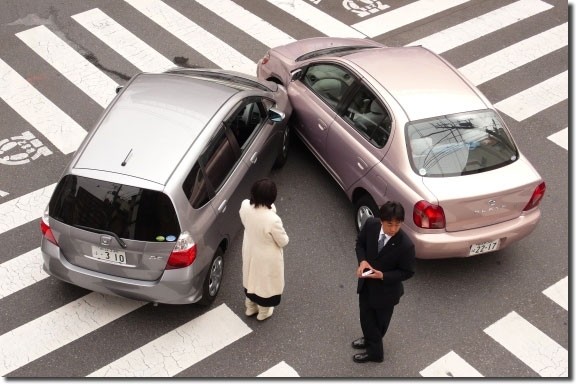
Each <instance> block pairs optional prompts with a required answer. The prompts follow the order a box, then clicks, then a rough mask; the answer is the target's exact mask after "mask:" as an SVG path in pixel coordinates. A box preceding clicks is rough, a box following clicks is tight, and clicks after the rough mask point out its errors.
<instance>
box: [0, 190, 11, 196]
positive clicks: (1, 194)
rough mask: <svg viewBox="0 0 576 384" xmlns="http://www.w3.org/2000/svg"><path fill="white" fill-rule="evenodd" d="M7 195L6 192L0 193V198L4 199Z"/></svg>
mask: <svg viewBox="0 0 576 384" xmlns="http://www.w3.org/2000/svg"><path fill="white" fill-rule="evenodd" d="M8 195H9V193H8V192H4V191H0V197H6V196H8Z"/></svg>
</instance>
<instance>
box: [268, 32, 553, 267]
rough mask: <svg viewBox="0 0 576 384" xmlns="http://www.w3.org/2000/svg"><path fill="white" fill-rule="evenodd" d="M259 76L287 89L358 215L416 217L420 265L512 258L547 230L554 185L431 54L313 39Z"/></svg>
mask: <svg viewBox="0 0 576 384" xmlns="http://www.w3.org/2000/svg"><path fill="white" fill-rule="evenodd" d="M258 77H259V78H260V79H262V80H270V81H276V82H278V83H279V84H283V85H284V86H286V88H287V89H288V96H289V98H290V101H291V103H292V107H293V108H294V113H293V116H292V117H293V121H294V125H293V130H294V132H295V133H296V134H297V135H298V136H299V137H300V138H301V139H302V142H303V143H304V144H305V145H306V146H307V147H308V148H309V149H310V150H311V151H312V153H313V154H314V155H315V156H316V157H317V158H318V160H319V161H320V162H321V163H322V165H324V167H325V168H326V169H327V170H328V172H329V173H330V174H331V175H332V176H333V177H334V179H335V180H336V181H337V183H338V184H339V185H340V187H341V188H342V189H343V190H344V191H345V192H346V194H347V196H348V198H349V199H350V200H351V201H352V202H353V203H354V205H355V206H356V214H355V223H356V227H357V228H360V227H361V226H362V224H363V223H364V221H365V220H366V218H367V217H369V216H372V215H374V213H377V208H378V206H380V205H381V204H383V203H384V202H386V201H387V200H396V201H400V202H401V203H402V204H403V205H404V208H405V209H406V213H407V218H406V222H405V225H404V227H403V228H404V229H405V231H406V233H407V234H408V235H409V236H410V238H411V239H412V241H413V242H414V244H415V246H416V255H417V257H419V258H449V257H468V256H474V255H479V254H483V253H486V252H492V251H496V250H499V249H503V248H504V247H506V246H509V245H510V244H513V243H514V242H516V241H518V240H520V239H522V238H524V237H525V236H527V235H528V234H530V233H531V232H532V231H533V230H534V228H535V227H536V225H537V223H538V222H539V220H540V208H539V203H540V201H541V199H542V197H543V196H544V193H545V190H546V185H545V183H544V181H543V180H542V178H541V177H540V175H539V174H538V172H537V171H536V170H535V169H534V167H533V166H532V165H531V164H530V162H529V161H528V159H527V158H526V157H525V156H524V155H523V154H522V153H521V152H520V150H519V149H518V148H517V146H516V144H515V143H514V140H513V138H512V135H511V134H510V132H509V130H508V128H507V127H506V124H505V123H504V120H503V119H502V118H501V117H500V116H499V114H498V112H497V111H496V110H495V109H494V107H493V105H492V104H491V103H490V101H488V99H486V97H485V96H484V95H483V94H482V93H481V92H480V91H479V90H478V89H477V88H476V87H475V86H474V85H473V84H472V83H470V82H469V81H468V80H467V79H465V78H464V77H463V76H462V74H460V73H459V72H458V71H457V70H456V69H455V68H454V67H452V66H451V65H450V64H449V63H448V62H446V61H445V60H444V59H443V58H442V57H440V56H438V55H436V54H434V53H433V52H431V51H429V50H427V49H425V48H423V47H386V46H384V45H382V44H379V43H377V42H375V41H370V40H367V39H345V38H327V37H325V38H322V37H320V38H312V39H304V40H300V41H297V42H294V43H291V44H287V45H284V46H280V47H276V48H273V49H271V50H269V51H268V52H267V53H266V54H265V56H264V57H263V58H262V59H261V60H260V61H259V62H258Z"/></svg>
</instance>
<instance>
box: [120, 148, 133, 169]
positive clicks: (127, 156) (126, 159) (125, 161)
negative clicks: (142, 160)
mask: <svg viewBox="0 0 576 384" xmlns="http://www.w3.org/2000/svg"><path fill="white" fill-rule="evenodd" d="M131 154H132V149H130V152H128V154H127V155H126V158H125V159H124V161H123V162H122V166H125V165H126V163H127V162H128V159H129V158H130V155H131Z"/></svg>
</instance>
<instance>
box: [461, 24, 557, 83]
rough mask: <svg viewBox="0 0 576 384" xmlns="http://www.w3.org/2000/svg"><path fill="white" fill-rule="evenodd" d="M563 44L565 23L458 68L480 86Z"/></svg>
mask: <svg viewBox="0 0 576 384" xmlns="http://www.w3.org/2000/svg"><path fill="white" fill-rule="evenodd" d="M567 45H568V23H565V24H562V25H559V26H557V27H554V28H552V29H549V30H547V31H544V32H542V33H539V34H537V35H535V36H532V37H530V38H528V39H525V40H522V41H519V42H518V43H516V44H512V45H510V46H508V47H506V48H504V49H501V50H500V51H498V52H494V53H492V54H490V55H488V56H485V57H483V58H481V59H479V60H476V61H474V62H472V63H470V64H468V65H465V66H463V67H461V68H460V69H459V70H460V72H462V73H463V74H464V76H466V77H467V78H468V79H469V80H470V81H471V82H472V83H474V84H475V85H480V84H483V83H485V82H487V81H489V80H492V79H494V78H496V77H498V76H500V75H503V74H505V73H507V72H510V71H512V70H513V69H516V68H519V67H520V66H522V65H524V64H527V63H529V62H531V61H534V60H536V59H539V58H541V57H543V56H545V55H547V54H549V53H552V52H554V51H556V50H558V49H560V48H563V47H565V46H567Z"/></svg>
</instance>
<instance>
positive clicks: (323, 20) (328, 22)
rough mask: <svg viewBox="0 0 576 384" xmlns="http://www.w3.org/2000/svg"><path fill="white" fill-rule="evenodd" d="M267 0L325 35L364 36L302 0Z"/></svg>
mask: <svg viewBox="0 0 576 384" xmlns="http://www.w3.org/2000/svg"><path fill="white" fill-rule="evenodd" d="M268 2H269V3H270V4H272V5H275V6H276V7H278V8H280V9H281V10H283V11H284V12H286V13H287V14H289V15H291V16H293V17H295V18H297V19H298V20H300V21H301V22H303V23H305V24H308V25H309V26H311V27H312V28H314V29H316V30H317V31H320V32H322V33H323V34H325V35H326V36H330V37H356V38H361V39H362V38H365V37H366V36H365V35H364V34H362V33H360V32H358V31H357V30H356V29H354V28H351V27H350V26H348V25H346V24H344V23H343V22H341V21H340V20H337V19H335V18H333V17H332V16H330V15H328V14H326V13H324V12H322V11H321V10H319V9H318V8H316V7H314V6H313V5H311V4H308V3H307V2H305V1H304V0H291V1H286V0H268Z"/></svg>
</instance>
